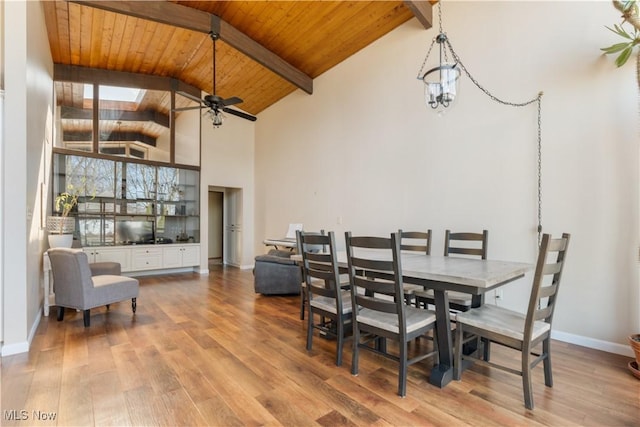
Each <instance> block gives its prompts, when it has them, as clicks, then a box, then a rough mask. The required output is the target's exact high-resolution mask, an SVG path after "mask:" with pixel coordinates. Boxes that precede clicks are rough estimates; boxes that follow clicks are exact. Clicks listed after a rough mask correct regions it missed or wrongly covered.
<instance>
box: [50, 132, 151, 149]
mask: <svg viewBox="0 0 640 427" xmlns="http://www.w3.org/2000/svg"><path fill="white" fill-rule="evenodd" d="M62 138H63V140H64V141H72V142H89V141H93V132H91V131H90V130H89V131H64V132H63V134H62ZM100 141H122V142H125V141H129V142H131V141H138V142H142V143H144V144H147V145H150V146H152V147H155V146H156V138H154V137H153V136H149V135H145V134H143V133H141V132H103V133H101V134H100Z"/></svg>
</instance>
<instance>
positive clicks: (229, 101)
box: [222, 96, 242, 107]
mask: <svg viewBox="0 0 640 427" xmlns="http://www.w3.org/2000/svg"><path fill="white" fill-rule="evenodd" d="M241 102H242V99H240V98H238V97H237V96H232V97H231V98H227V99H223V100H222V105H223V106H225V107H226V106H229V105H235V104H240V103H241Z"/></svg>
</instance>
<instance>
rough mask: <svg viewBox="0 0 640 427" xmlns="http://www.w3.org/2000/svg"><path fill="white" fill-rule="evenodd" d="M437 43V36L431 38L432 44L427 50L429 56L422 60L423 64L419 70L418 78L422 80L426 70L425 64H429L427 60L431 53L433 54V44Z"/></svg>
mask: <svg viewBox="0 0 640 427" xmlns="http://www.w3.org/2000/svg"><path fill="white" fill-rule="evenodd" d="M435 43H436V38H435V37H434V38H433V39H432V40H431V45H430V46H429V50H427V56H425V57H424V61H422V66H421V67H420V70H419V71H418V80H421V79H422V77H424V76H423V74H422V71H423V70H424V66H425V65H427V60H428V59H429V55H430V54H431V49H433V45H434V44H435Z"/></svg>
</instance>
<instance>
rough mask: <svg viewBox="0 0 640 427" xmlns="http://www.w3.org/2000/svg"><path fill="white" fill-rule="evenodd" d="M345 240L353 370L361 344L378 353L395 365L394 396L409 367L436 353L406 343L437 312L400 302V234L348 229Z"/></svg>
mask: <svg viewBox="0 0 640 427" xmlns="http://www.w3.org/2000/svg"><path fill="white" fill-rule="evenodd" d="M345 240H346V249H347V260H348V265H349V278H350V283H351V301H352V302H351V304H352V307H353V354H352V358H353V359H352V363H351V373H352V374H353V375H357V374H358V359H359V355H360V353H359V350H360V349H361V348H363V349H366V350H370V351H373V352H375V353H378V354H381V355H383V356H385V357H388V358H390V359H392V360H395V361H396V362H398V363H399V367H398V394H399V395H400V396H405V395H406V392H407V368H408V366H409V365H411V364H414V363H416V362H418V361H420V360H423V359H425V358H427V357H431V356H434V355H436V354H437V353H436V352H435V351H425V352H421V353H419V354H414V355H413V357H411V358H410V357H409V354H408V342H409V341H411V340H413V339H414V338H417V337H418V336H421V335H423V334H425V333H426V332H427V331H429V330H431V329H434V326H435V321H436V316H435V313H434V312H433V311H430V310H423V309H419V308H416V307H412V306H409V305H406V304H405V302H404V290H403V281H402V266H401V260H400V234H399V233H393V234H391V237H390V238H384V237H355V236H352V235H351V233H350V232H347V233H345ZM434 331H435V329H434ZM386 339H391V340H394V341H397V342H398V347H399V350H398V352H397V353H398V354H392V353H390V352H387V350H386V345H385V341H384V340H386ZM422 349H423V350H426V348H424V347H423V348H422Z"/></svg>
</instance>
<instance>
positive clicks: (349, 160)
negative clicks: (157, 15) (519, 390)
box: [254, 1, 640, 351]
mask: <svg viewBox="0 0 640 427" xmlns="http://www.w3.org/2000/svg"><path fill="white" fill-rule="evenodd" d="M434 12H435V10H434ZM442 20H443V27H444V28H443V29H444V30H445V31H446V32H447V35H448V37H449V40H450V41H451V44H452V46H453V48H454V49H455V50H456V52H457V54H458V55H459V56H460V58H462V61H463V62H464V65H465V66H466V67H467V69H468V70H469V72H470V73H471V75H472V76H473V77H474V78H476V79H477V80H478V81H479V82H480V84H482V85H483V86H484V87H485V88H486V89H488V90H489V91H491V93H493V94H494V95H495V96H497V97H499V98H500V99H503V100H506V101H510V102H523V101H527V100H530V99H533V98H535V97H536V96H537V94H538V92H539V91H544V96H543V100H542V185H543V190H542V212H543V218H542V224H543V230H544V232H547V233H552V234H553V235H559V234H560V233H562V232H569V233H571V234H572V241H571V247H570V249H569V253H568V260H567V265H566V269H565V272H564V277H563V283H562V288H561V289H560V294H559V300H558V307H557V310H556V313H555V319H554V330H555V332H557V333H558V334H560V335H562V336H563V338H564V339H565V340H574V342H578V343H582V344H587V345H593V346H596V347H597V346H600V347H601V348H603V349H608V350H614V351H617V350H619V349H623V348H624V349H626V350H627V351H628V346H627V345H626V337H627V335H629V334H630V333H633V332H638V330H640V314H639V307H640V304H639V302H640V291H639V286H638V285H639V283H638V264H637V263H638V261H637V258H638V243H639V242H638V236H639V231H640V229H639V224H638V223H639V218H640V215H639V210H638V205H639V200H638V195H639V182H640V173H639V170H640V169H639V154H640V153H639V149H638V120H637V118H638V103H637V101H638V88H637V87H636V83H635V76H634V64H633V62H634V61H629V64H627V65H626V66H625V67H623V68H621V69H617V68H616V67H615V65H614V58H612V57H606V56H604V55H602V52H601V50H600V48H601V47H603V46H608V45H611V44H613V43H617V42H620V40H618V37H616V36H615V34H612V33H611V32H610V31H608V30H607V29H606V28H605V26H606V25H608V26H611V25H613V24H615V23H617V22H619V13H618V12H617V11H616V10H615V9H614V8H613V7H612V5H611V3H610V2H588V1H584V2H578V3H575V2H499V1H495V2H471V1H451V2H444V3H442ZM541 23H544V25H543V26H541V25H540V24H541ZM436 34H437V25H436V28H432V29H430V30H425V29H424V28H423V27H421V26H420V24H419V23H418V22H417V20H415V19H412V20H410V21H408V22H407V23H405V24H404V25H402V26H400V27H398V28H397V29H395V30H394V31H392V32H390V33H389V34H387V35H386V36H384V37H382V38H381V39H379V40H377V41H375V42H374V43H372V44H371V45H369V46H368V47H366V48H365V49H363V50H361V51H360V52H358V53H356V54H355V55H353V56H352V57H350V58H348V59H347V60H345V61H343V62H342V63H340V64H339V65H337V66H336V67H334V68H333V69H331V70H329V71H327V72H325V73H324V74H322V75H321V76H319V77H317V78H315V79H314V93H313V95H307V94H304V93H302V92H301V91H296V92H294V93H293V94H291V95H289V96H288V97H287V98H285V99H283V100H281V101H280V102H278V103H276V104H274V105H273V106H271V107H270V108H268V109H266V110H264V111H263V112H261V113H260V118H259V121H258V122H257V125H256V151H255V159H256V168H255V174H256V188H255V194H256V199H255V200H256V202H255V203H256V206H255V211H256V220H255V224H256V230H255V240H254V247H255V248H256V250H258V248H259V247H260V246H262V245H261V241H262V239H264V238H265V237H278V236H281V235H282V234H283V233H284V231H285V230H286V229H287V224H288V223H292V222H299V223H303V224H304V227H305V229H308V230H317V229H325V230H327V231H332V230H333V231H335V232H336V237H337V241H338V242H339V246H340V247H342V248H343V247H344V237H343V236H344V232H345V231H347V230H350V231H352V232H354V233H356V234H360V233H362V234H373V235H386V234H388V233H389V232H391V231H394V230H397V229H398V228H402V229H407V230H408V229H418V230H424V229H427V228H431V229H433V231H434V243H433V244H434V246H433V247H434V248H436V249H435V252H436V253H438V249H437V248H441V247H442V246H443V238H444V231H445V230H446V229H453V230H460V231H472V230H482V229H485V228H486V229H488V230H489V256H490V258H493V259H505V260H514V261H527V262H532V263H533V262H534V261H535V257H536V254H537V251H536V245H537V235H536V226H537V191H536V185H537V179H538V175H537V109H536V105H535V103H534V104H533V105H530V106H528V107H519V108H515V107H508V106H505V105H501V104H498V103H496V102H494V101H492V100H491V99H489V97H487V96H486V95H485V94H484V93H482V92H481V91H480V90H479V89H478V88H476V87H475V86H474V85H473V83H472V82H471V80H470V79H469V78H468V77H467V76H462V78H461V83H460V91H459V94H458V99H457V103H456V105H455V106H454V107H452V108H451V109H450V110H449V111H447V112H446V114H444V115H442V116H440V115H438V114H435V113H434V112H433V111H430V109H429V108H428V107H426V106H425V104H424V98H423V85H422V83H421V82H420V81H419V80H417V79H416V75H417V73H418V70H419V69H420V66H421V65H422V63H423V60H424V56H425V54H426V52H427V48H428V47H429V44H430V42H431V40H432V38H433V37H435V36H436ZM431 56H432V59H434V60H436V61H437V56H438V55H437V52H432V53H431ZM531 279H532V277H531V275H530V274H528V275H527V276H526V277H525V278H524V279H521V280H519V281H517V282H514V283H511V284H509V285H507V286H506V287H505V288H504V300H503V301H504V302H501V304H504V305H506V306H508V307H510V308H513V309H518V310H521V311H524V310H526V302H527V300H528V297H529V291H530V287H531Z"/></svg>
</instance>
